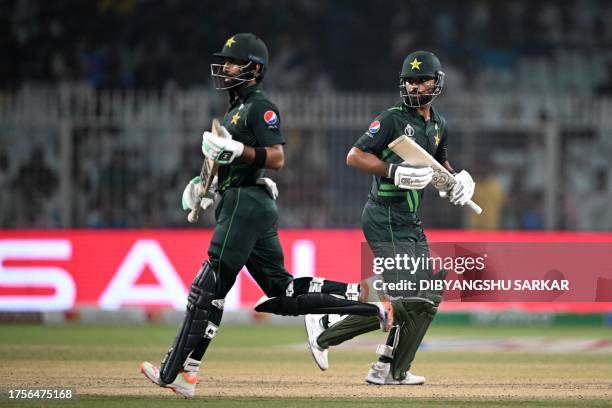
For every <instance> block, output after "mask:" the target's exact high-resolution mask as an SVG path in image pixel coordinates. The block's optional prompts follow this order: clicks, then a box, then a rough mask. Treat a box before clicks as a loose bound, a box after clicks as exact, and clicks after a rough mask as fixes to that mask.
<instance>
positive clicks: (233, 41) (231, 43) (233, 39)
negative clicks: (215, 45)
mask: <svg viewBox="0 0 612 408" xmlns="http://www.w3.org/2000/svg"><path fill="white" fill-rule="evenodd" d="M235 42H236V39H235V38H234V37H230V38H229V39H228V40H227V41H226V42H225V46H226V47H227V48H232V45H234V43H235Z"/></svg>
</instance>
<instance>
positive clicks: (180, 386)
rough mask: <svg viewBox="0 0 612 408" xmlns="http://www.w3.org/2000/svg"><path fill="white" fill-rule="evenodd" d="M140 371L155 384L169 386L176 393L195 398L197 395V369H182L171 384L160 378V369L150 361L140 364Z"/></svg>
mask: <svg viewBox="0 0 612 408" xmlns="http://www.w3.org/2000/svg"><path fill="white" fill-rule="evenodd" d="M140 372H141V373H143V374H144V375H145V377H147V378H148V379H149V380H151V381H152V382H153V383H154V384H157V385H159V386H160V387H163V388H169V389H171V390H172V391H174V392H175V393H176V394H179V395H182V396H183V397H185V398H193V396H194V395H195V389H196V385H197V384H198V373H197V371H193V372H186V371H183V370H181V371H180V372H179V373H178V375H177V376H176V378H175V379H174V381H172V383H170V384H165V383H164V382H163V381H162V380H161V378H159V369H158V368H157V367H155V366H154V365H153V364H151V363H149V362H148V361H145V362H143V363H142V364H141V365H140Z"/></svg>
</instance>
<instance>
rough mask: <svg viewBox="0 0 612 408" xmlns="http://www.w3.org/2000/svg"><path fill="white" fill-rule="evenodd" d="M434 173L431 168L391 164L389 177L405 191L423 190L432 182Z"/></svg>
mask: <svg viewBox="0 0 612 408" xmlns="http://www.w3.org/2000/svg"><path fill="white" fill-rule="evenodd" d="M433 174H434V171H433V169H432V168H431V167H410V166H407V165H405V164H404V163H402V164H390V165H389V169H388V172H387V177H388V178H390V179H393V182H394V184H395V185H396V186H397V187H399V188H403V189H406V190H408V189H412V190H421V189H424V188H425V186H427V184H429V182H430V181H431V179H432V177H433Z"/></svg>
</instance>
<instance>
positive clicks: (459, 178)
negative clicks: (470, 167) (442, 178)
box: [448, 170, 476, 206]
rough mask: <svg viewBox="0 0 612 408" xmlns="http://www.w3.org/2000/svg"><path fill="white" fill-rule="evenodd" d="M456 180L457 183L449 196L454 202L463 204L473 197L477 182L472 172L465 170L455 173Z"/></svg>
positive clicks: (449, 192)
mask: <svg viewBox="0 0 612 408" xmlns="http://www.w3.org/2000/svg"><path fill="white" fill-rule="evenodd" d="M455 181H456V182H457V183H456V184H455V185H454V186H453V188H451V189H450V191H448V198H449V200H450V202H451V203H452V204H455V205H462V206H463V205H465V203H467V202H468V201H470V200H471V199H472V196H473V195H474V190H475V189H476V183H475V182H474V179H472V176H470V173H468V172H467V171H465V170H461V171H460V172H459V173H458V174H456V175H455Z"/></svg>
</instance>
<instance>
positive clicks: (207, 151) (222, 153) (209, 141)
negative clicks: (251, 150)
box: [202, 126, 244, 164]
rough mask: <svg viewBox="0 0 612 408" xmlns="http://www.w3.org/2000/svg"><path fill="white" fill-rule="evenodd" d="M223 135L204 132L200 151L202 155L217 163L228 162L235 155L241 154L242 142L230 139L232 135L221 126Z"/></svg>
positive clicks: (242, 150) (242, 149)
mask: <svg viewBox="0 0 612 408" xmlns="http://www.w3.org/2000/svg"><path fill="white" fill-rule="evenodd" d="M221 131H222V132H223V136H224V137H219V136H216V135H214V134H213V133H211V132H204V134H203V135H202V153H204V156H206V157H208V158H209V159H212V160H214V161H216V162H217V163H219V164H229V163H231V162H232V161H233V160H234V159H235V158H236V157H240V156H242V152H244V144H242V143H240V142H238V141H236V140H232V135H231V134H230V133H229V132H228V131H227V129H225V127H223V126H221Z"/></svg>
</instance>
